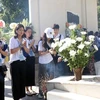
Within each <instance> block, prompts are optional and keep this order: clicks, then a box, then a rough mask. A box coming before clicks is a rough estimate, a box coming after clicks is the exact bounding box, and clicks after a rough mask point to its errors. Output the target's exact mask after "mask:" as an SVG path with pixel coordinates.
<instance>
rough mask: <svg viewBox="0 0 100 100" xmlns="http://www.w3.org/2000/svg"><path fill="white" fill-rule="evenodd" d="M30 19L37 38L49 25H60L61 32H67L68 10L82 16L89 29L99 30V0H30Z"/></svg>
mask: <svg viewBox="0 0 100 100" xmlns="http://www.w3.org/2000/svg"><path fill="white" fill-rule="evenodd" d="M29 1H30V5H31V7H30V16H31V17H30V19H31V22H32V23H33V25H34V28H35V31H36V32H37V33H36V35H35V37H36V39H37V38H39V37H40V34H42V33H43V32H44V29H45V28H47V27H52V26H53V24H54V23H57V24H59V25H60V33H64V32H65V23H66V22H67V11H69V12H72V13H74V14H77V15H78V16H79V17H80V24H82V25H83V26H84V27H86V28H88V30H89V31H90V30H93V31H97V29H98V28H97V27H98V25H97V0H29Z"/></svg>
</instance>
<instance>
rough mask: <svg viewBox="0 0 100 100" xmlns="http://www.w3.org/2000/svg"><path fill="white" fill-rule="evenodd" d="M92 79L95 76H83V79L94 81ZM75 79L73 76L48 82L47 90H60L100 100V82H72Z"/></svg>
mask: <svg viewBox="0 0 100 100" xmlns="http://www.w3.org/2000/svg"><path fill="white" fill-rule="evenodd" d="M92 77H95V76H83V79H84V78H85V79H88V78H91V79H92ZM73 78H74V77H73V76H66V77H64V76H63V77H59V78H56V79H53V80H50V81H48V82H47V90H48V91H50V90H53V89H58V90H62V91H66V92H72V93H77V94H80V95H85V96H90V97H94V98H99V99H100V94H99V93H100V82H91V81H84V80H81V81H72V79H73Z"/></svg>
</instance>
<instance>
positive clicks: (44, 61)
mask: <svg viewBox="0 0 100 100" xmlns="http://www.w3.org/2000/svg"><path fill="white" fill-rule="evenodd" d="M38 51H45V48H44V47H43V46H42V41H40V42H39V44H38ZM52 60H53V57H52V56H51V54H50V53H47V54H45V55H41V56H39V63H40V64H48V63H50V62H51V61H52Z"/></svg>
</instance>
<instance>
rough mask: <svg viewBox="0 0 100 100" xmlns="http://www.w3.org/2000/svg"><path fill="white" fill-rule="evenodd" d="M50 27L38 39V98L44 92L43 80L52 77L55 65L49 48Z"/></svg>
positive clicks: (51, 31) (50, 38) (51, 36)
mask: <svg viewBox="0 0 100 100" xmlns="http://www.w3.org/2000/svg"><path fill="white" fill-rule="evenodd" d="M52 33H53V30H52V28H46V29H45V31H44V35H43V37H42V40H40V41H39V44H38V51H39V95H38V97H39V98H42V97H43V93H45V92H46V88H45V87H46V86H45V81H47V80H50V79H53V78H54V69H55V65H54V62H53V57H52V55H51V54H50V52H49V50H50V48H51V40H52V38H53V35H52Z"/></svg>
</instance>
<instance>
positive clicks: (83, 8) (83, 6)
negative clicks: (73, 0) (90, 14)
mask: <svg viewBox="0 0 100 100" xmlns="http://www.w3.org/2000/svg"><path fill="white" fill-rule="evenodd" d="M81 17H82V25H83V27H84V28H87V13H86V0H81Z"/></svg>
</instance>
